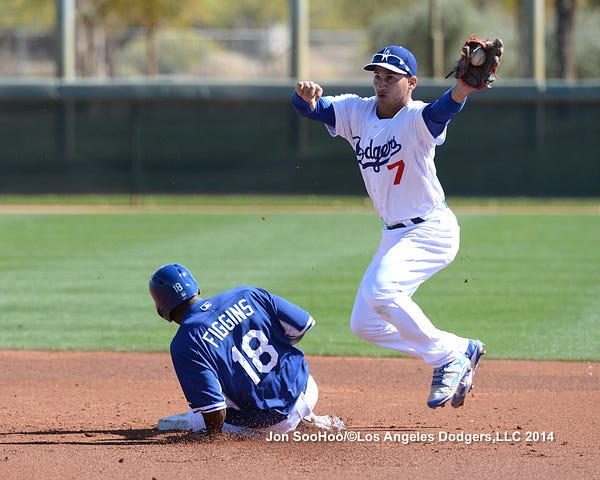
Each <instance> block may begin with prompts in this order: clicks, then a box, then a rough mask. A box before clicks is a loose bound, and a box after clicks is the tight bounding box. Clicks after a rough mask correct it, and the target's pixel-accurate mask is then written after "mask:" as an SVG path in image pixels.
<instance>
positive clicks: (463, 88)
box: [450, 78, 477, 103]
mask: <svg viewBox="0 0 600 480" xmlns="http://www.w3.org/2000/svg"><path fill="white" fill-rule="evenodd" d="M476 90H477V89H476V88H475V87H472V86H471V85H469V84H468V83H466V82H464V81H463V80H461V79H460V78H459V79H457V80H456V85H454V88H453V89H452V92H451V93H450V95H451V96H452V100H454V101H455V102H456V103H463V102H464V101H465V99H466V98H467V96H469V95H470V94H471V93H473V92H475V91H476Z"/></svg>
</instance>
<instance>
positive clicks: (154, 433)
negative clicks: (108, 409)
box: [0, 428, 209, 446]
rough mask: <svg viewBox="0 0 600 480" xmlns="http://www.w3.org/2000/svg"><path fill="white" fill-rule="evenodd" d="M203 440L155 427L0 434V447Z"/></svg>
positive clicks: (147, 443)
mask: <svg viewBox="0 0 600 480" xmlns="http://www.w3.org/2000/svg"><path fill="white" fill-rule="evenodd" d="M205 441H209V439H208V438H207V437H206V436H205V435H201V434H194V433H190V432H161V431H159V430H158V429H157V428H138V429H116V430H46V431H38V432H0V445H94V446H98V445H166V444H172V443H181V442H205Z"/></svg>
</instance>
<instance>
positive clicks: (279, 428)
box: [183, 375, 319, 438]
mask: <svg viewBox="0 0 600 480" xmlns="http://www.w3.org/2000/svg"><path fill="white" fill-rule="evenodd" d="M318 399H319V388H318V387H317V383H316V382H315V380H314V378H313V377H312V375H309V376H308V382H307V384H306V391H304V392H303V393H301V394H300V397H298V400H296V403H295V405H294V409H293V410H292V411H291V412H290V414H289V415H288V416H287V418H286V419H285V420H282V421H281V422H279V423H276V424H275V425H271V426H270V427H265V428H247V427H238V426H236V425H230V424H228V423H225V424H224V425H223V431H224V432H228V433H234V434H236V435H241V436H244V437H255V438H261V437H264V436H266V435H268V434H269V432H272V433H280V434H282V433H288V432H291V431H292V430H295V428H296V427H297V426H298V424H299V423H300V421H301V420H302V419H303V418H304V417H306V416H307V415H309V414H310V413H311V412H312V410H313V408H315V405H316V404H317V400H318ZM187 429H189V430H193V431H196V432H198V431H202V430H205V429H206V424H205V423H204V417H202V414H201V413H194V412H193V410H191V409H190V410H189V411H188V413H187V428H183V430H187Z"/></svg>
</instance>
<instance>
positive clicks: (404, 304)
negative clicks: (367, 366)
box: [292, 45, 485, 408]
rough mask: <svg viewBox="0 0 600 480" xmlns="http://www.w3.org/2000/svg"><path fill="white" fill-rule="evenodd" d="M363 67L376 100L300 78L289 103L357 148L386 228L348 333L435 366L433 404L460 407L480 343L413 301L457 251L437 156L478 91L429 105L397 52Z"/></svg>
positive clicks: (461, 86)
mask: <svg viewBox="0 0 600 480" xmlns="http://www.w3.org/2000/svg"><path fill="white" fill-rule="evenodd" d="M364 69H365V70H368V71H372V72H373V87H374V90H375V95H374V96H372V97H369V98H361V97H358V96H356V95H351V94H347V95H339V96H323V88H322V87H321V86H320V85H319V84H317V83H315V82H313V81H300V82H298V84H297V85H296V88H295V91H294V93H293V99H292V100H293V105H294V108H295V109H296V111H297V112H298V113H299V114H300V115H302V116H305V117H308V118H311V119H313V120H317V121H320V122H323V123H324V124H325V125H326V127H327V129H328V131H329V133H330V134H331V135H332V136H338V135H339V136H341V137H343V138H345V139H346V140H347V141H348V142H349V143H350V145H352V148H353V149H354V152H355V155H356V160H357V162H358V165H359V167H360V171H361V174H362V177H363V180H364V183H365V187H366V189H367V192H368V194H369V196H370V198H371V200H372V201H373V205H374V207H375V209H376V210H377V212H378V213H379V215H380V217H381V219H382V221H383V231H382V238H381V243H380V245H379V249H378V250H377V252H376V253H375V255H374V256H373V258H372V260H371V263H370V264H369V266H368V268H367V270H366V272H365V274H364V276H363V278H362V281H361V283H360V286H359V288H358V293H357V295H356V300H355V303H354V308H353V311H352V316H351V319H350V327H351V329H352V331H353V332H354V333H355V334H356V335H358V336H359V337H361V338H363V339H365V340H367V341H369V342H371V343H374V344H376V345H380V346H382V347H386V348H390V349H393V350H397V351H399V352H402V353H403V354H406V355H410V356H413V357H418V358H422V359H423V360H424V361H425V362H427V363H428V364H429V365H431V366H432V367H433V369H434V370H433V380H432V384H431V391H430V394H429V398H428V400H427V404H428V406H429V407H431V408H436V407H439V406H444V405H445V404H446V402H448V401H450V402H451V405H452V406H453V407H460V406H461V405H463V403H464V401H465V397H466V395H467V393H468V391H469V390H470V389H471V386H472V381H473V376H474V373H475V369H476V367H477V364H478V362H479V359H480V357H481V355H482V354H483V353H484V352H485V350H484V345H483V343H482V342H481V341H479V340H470V339H468V338H462V337H459V336H457V335H455V334H453V333H450V332H446V331H443V330H440V329H438V328H436V327H435V326H434V325H433V324H432V322H431V321H430V319H429V318H428V317H427V316H426V315H425V313H423V311H422V310H421V308H420V307H419V306H418V305H417V304H416V303H415V302H414V301H413V300H412V298H411V297H412V296H413V294H414V293H415V291H416V290H417V288H418V287H419V285H421V284H422V283H423V282H424V281H425V280H427V279H428V278H430V277H431V276H432V275H433V274H435V273H436V272H438V271H439V270H441V269H442V268H444V267H446V266H447V265H448V264H450V262H452V260H454V258H455V256H456V254H457V252H458V248H459V226H458V223H457V220H456V217H455V215H454V213H453V212H452V211H451V210H450V208H448V206H447V205H446V202H445V199H444V191H443V189H442V187H441V185H440V182H439V180H438V178H437V175H436V168H435V164H434V155H435V148H436V146H438V145H441V144H442V143H443V142H444V140H445V137H446V127H447V125H448V123H449V122H450V120H451V119H452V117H453V116H454V115H455V114H456V113H458V112H459V111H460V110H461V109H462V108H463V106H464V104H465V102H466V98H467V95H469V94H470V93H472V92H473V91H474V90H475V88H472V87H470V86H469V85H467V84H466V83H464V82H463V81H462V80H458V79H457V81H456V83H455V85H454V86H453V87H452V88H451V89H449V90H448V91H447V92H445V93H444V94H443V95H442V96H441V97H440V98H439V99H437V100H436V101H434V102H432V103H429V104H426V103H423V102H421V101H417V100H413V99H412V92H413V90H414V89H415V88H416V86H417V82H418V79H417V62H416V59H415V57H414V56H413V54H412V53H411V52H410V51H409V50H407V49H406V48H404V47H401V46H396V45H392V46H388V47H386V48H384V49H382V50H380V51H378V52H377V53H375V55H373V58H372V61H371V63H369V64H367V65H365V67H364Z"/></svg>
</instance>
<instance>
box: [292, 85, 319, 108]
mask: <svg viewBox="0 0 600 480" xmlns="http://www.w3.org/2000/svg"><path fill="white" fill-rule="evenodd" d="M296 95H298V96H299V97H300V98H301V99H302V100H304V101H305V102H308V103H309V104H310V109H311V110H314V109H315V108H316V107H317V102H318V101H319V99H320V98H321V97H322V96H323V88H322V87H321V85H319V84H318V83H315V82H313V81H311V80H308V81H301V82H298V83H297V84H296Z"/></svg>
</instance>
